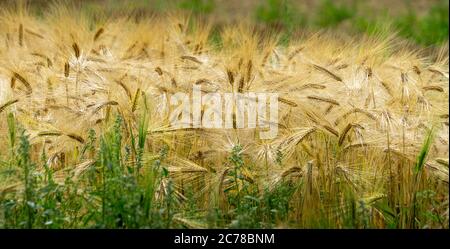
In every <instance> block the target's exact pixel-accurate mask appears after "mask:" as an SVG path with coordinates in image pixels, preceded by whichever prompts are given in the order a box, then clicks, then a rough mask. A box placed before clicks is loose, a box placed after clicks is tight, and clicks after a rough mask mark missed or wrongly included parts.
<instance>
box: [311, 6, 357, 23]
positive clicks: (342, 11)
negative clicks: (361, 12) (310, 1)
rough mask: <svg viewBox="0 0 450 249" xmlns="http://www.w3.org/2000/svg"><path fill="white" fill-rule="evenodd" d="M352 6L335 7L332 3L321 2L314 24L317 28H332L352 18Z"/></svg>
mask: <svg viewBox="0 0 450 249" xmlns="http://www.w3.org/2000/svg"><path fill="white" fill-rule="evenodd" d="M355 12H356V10H355V7H354V6H349V7H347V6H345V5H337V4H336V3H335V2H334V1H331V0H323V1H322V2H321V4H320V6H319V9H318V10H317V15H318V17H317V20H316V24H317V25H318V26H319V27H334V26H337V25H338V24H340V23H341V22H343V21H345V20H347V19H350V18H352V17H353V16H354V14H355Z"/></svg>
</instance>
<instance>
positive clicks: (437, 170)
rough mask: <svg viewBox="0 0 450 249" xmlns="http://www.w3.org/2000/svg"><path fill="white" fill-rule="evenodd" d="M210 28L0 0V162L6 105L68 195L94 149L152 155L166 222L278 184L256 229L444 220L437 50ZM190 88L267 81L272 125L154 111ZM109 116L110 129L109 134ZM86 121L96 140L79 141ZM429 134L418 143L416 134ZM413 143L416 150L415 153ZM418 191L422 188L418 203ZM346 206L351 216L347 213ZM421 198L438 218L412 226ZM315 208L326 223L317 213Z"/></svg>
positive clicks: (229, 205) (444, 59)
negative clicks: (226, 124)
mask: <svg viewBox="0 0 450 249" xmlns="http://www.w3.org/2000/svg"><path fill="white" fill-rule="evenodd" d="M199 23H200V24H199ZM210 30H211V25H210V24H208V23H201V22H195V23H194V24H193V23H189V19H188V18H185V17H183V16H175V15H174V16H170V17H158V18H150V17H148V18H147V17H145V18H142V19H140V20H139V21H138V22H135V21H134V20H133V19H130V18H126V17H117V18H114V19H109V20H105V21H103V20H100V21H96V22H94V21H92V20H90V19H89V18H88V17H86V16H84V15H83V13H80V12H79V11H76V10H74V9H71V8H68V7H64V6H58V7H55V8H54V9H53V10H52V11H51V12H49V13H47V14H46V15H45V16H44V18H37V17H34V16H32V15H29V14H28V13H27V12H24V11H15V10H3V11H2V13H1V14H0V34H1V36H0V115H1V116H0V117H1V122H0V139H1V141H2V142H1V143H0V160H1V161H0V163H1V164H0V167H1V168H2V170H3V169H7V168H8V169H10V168H9V167H10V165H11V163H10V162H16V161H17V160H18V159H17V157H18V156H17V155H13V154H14V153H13V152H10V151H11V148H10V147H11V143H10V142H9V141H10V140H9V131H10V129H9V128H8V122H7V116H8V114H13V115H14V118H15V120H16V122H17V124H18V125H20V127H22V128H23V129H24V130H25V133H26V134H27V135H28V136H29V141H30V144H31V148H30V155H31V159H32V160H34V161H35V162H38V163H37V165H36V171H37V172H41V173H42V172H46V171H45V170H46V168H45V167H43V166H42V164H41V163H40V162H41V161H40V159H41V155H42V153H43V152H45V155H46V160H45V162H46V165H47V166H48V167H49V168H50V170H51V171H52V172H54V180H55V181H56V182H57V183H58V184H61V185H64V184H67V183H66V182H65V181H64V179H66V177H68V176H70V177H71V178H72V179H73V180H74V181H79V186H80V187H81V189H82V190H80V195H89V189H90V188H91V187H89V186H90V185H89V184H91V183H90V182H89V181H87V180H85V179H84V178H83V176H85V175H88V173H89V172H90V173H89V174H91V173H92V172H97V174H105V173H100V172H102V171H101V170H100V168H101V167H100V166H101V165H102V163H103V162H104V161H105V160H112V162H114V163H118V164H120V165H122V166H123V167H124V168H129V171H126V172H127V173H124V174H131V175H138V176H137V179H141V178H140V177H143V178H144V177H150V175H151V176H152V177H153V173H151V172H153V171H152V170H153V169H152V167H159V166H161V167H163V168H164V169H165V170H167V172H166V173H164V172H165V171H163V173H162V174H163V176H162V177H161V179H160V180H159V181H158V182H157V186H156V187H155V188H154V189H153V190H152V191H154V198H155V201H156V202H161V203H162V202H164V201H166V199H165V196H172V197H173V198H174V199H175V200H174V203H175V204H174V208H173V210H172V209H167V210H168V211H167V217H171V219H173V223H171V224H172V225H170V227H173V226H175V225H174V224H178V225H180V224H181V225H183V224H184V225H183V226H187V227H206V226H207V224H206V221H205V219H206V218H205V217H207V214H206V213H205V212H207V210H209V209H210V208H211V207H218V208H219V209H220V210H222V211H223V212H224V213H226V212H229V210H231V209H234V208H236V209H237V210H242V209H240V208H242V207H241V206H240V205H244V204H243V203H246V202H249V201H248V200H247V199H245V198H244V196H246V195H255V196H258V197H259V196H265V195H267V193H269V195H270V194H272V195H270V196H275V197H276V196H281V194H277V193H278V192H276V191H279V190H280V189H282V188H283V186H288V187H289V186H290V188H291V189H292V192H289V193H290V195H289V201H288V204H289V211H288V213H287V214H286V215H285V216H283V218H281V216H280V217H278V216H277V217H278V218H276V219H275V220H274V219H273V218H271V217H272V216H271V215H269V214H267V215H266V214H263V215H261V216H260V217H259V218H255V219H257V220H258V222H261V223H257V224H261V225H260V226H261V227H270V226H275V227H283V226H292V227H323V226H327V227H334V228H342V227H349V226H354V227H380V228H382V227H389V226H391V227H398V228H405V227H424V226H431V227H441V226H444V227H448V156H449V155H448V142H449V137H448V134H449V126H448V121H449V120H448V114H449V110H448V101H449V74H448V73H449V72H448V51H447V50H446V49H442V51H439V52H437V56H433V57H431V56H430V57H428V56H424V55H423V54H422V53H420V52H419V51H414V50H412V49H408V48H406V46H403V45H402V43H401V42H398V41H397V40H396V39H394V38H393V37H388V38H378V37H371V38H362V37H359V38H354V39H338V38H336V37H335V36H333V35H331V34H327V33H320V34H313V35H309V36H305V37H304V38H303V39H298V40H292V41H290V43H289V44H288V45H279V44H278V42H277V37H276V36H273V35H268V34H265V33H258V32H254V31H253V29H252V28H251V27H249V26H246V25H237V26H229V27H225V28H223V30H222V32H221V41H222V43H221V45H217V44H213V43H211V41H210V39H209V38H210V35H211V33H210ZM380 37H381V36H380ZM194 85H201V86H202V91H203V93H204V94H205V93H208V92H219V93H246V92H256V93H259V92H269V93H278V94H279V105H278V111H279V114H278V123H277V125H278V129H279V131H278V135H277V137H276V138H275V139H271V140H261V139H259V136H258V133H257V132H255V130H253V129H206V128H182V129H175V128H173V127H171V125H170V120H169V115H168V112H167V110H165V109H164V108H168V110H169V109H170V108H174V107H170V106H166V105H164V104H163V103H165V101H164V100H165V98H168V97H169V96H170V95H171V94H174V93H177V92H184V93H188V94H192V89H193V86H194ZM202 111H205V108H204V107H202ZM117 117H120V120H119V121H117ZM117 123H120V126H119V125H117ZM116 126H117V127H119V128H117V129H118V130H117V131H116V132H115V133H114V134H121V135H120V140H115V139H118V138H117V137H114V136H113V135H111V137H110V135H108V134H110V133H111V131H114V129H116V128H115V127H116ZM257 129H258V128H257ZM93 132H95V134H96V137H97V138H98V139H97V140H95V141H94V142H93V143H91V142H92V141H91V136H90V134H94V133H93ZM17 136H18V135H17ZM428 136H431V137H432V140H431V144H430V145H429V146H424V141H425V140H426V138H427V137H428ZM103 137H105V141H107V142H105V144H106V145H102V144H101V143H100V138H103ZM116 142H117V143H118V146H119V149H118V151H116V150H114V146H111V151H112V152H111V154H108V155H109V156H110V157H106V156H105V157H101V158H103V159H100V158H99V154H102V151H104V150H105V148H109V147H108V144H109V143H110V144H114V143H116ZM17 143H19V142H17ZM17 143H16V145H15V146H18V145H17ZM236 148H238V149H236ZM13 151H14V149H13ZM115 151H116V152H115ZM424 151H425V152H426V153H425V154H423V153H422V152H424ZM115 153H116V154H117V153H118V156H117V161H114V160H116V159H114V158H116V157H115V156H114V155H116V154H115ZM421 153H422V154H423V155H425V161H423V162H422V163H418V162H419V161H420V160H419V159H418V158H420V156H418V155H421ZM14 158H16V159H14ZM105 158H107V159H105ZM108 158H112V159H108ZM102 160H103V161H102ZM19 161H20V160H19ZM12 164H14V163H12ZM419 164H420V165H419ZM99 165H100V166H99ZM155 165H156V166H155ZM95 167H97V168H95ZM99 167H100V168H99ZM417 168H419V169H420V171H417ZM132 169H133V170H132ZM129 172H133V173H129ZM155 172H156V171H155ZM158 172H159V171H158ZM43 174H44V173H43ZM419 175H420V177H418V176H419ZM97 178H98V179H100V176H98V177H97ZM97 178H95V177H94V178H92V179H91V181H94V180H93V179H97ZM21 179H22V178H20V174H19V173H17V174H13V175H10V176H8V178H7V180H5V181H2V183H0V191H1V193H2V195H3V193H5V194H6V193H10V192H17V193H20V192H21V191H24V190H23V187H21V186H22V185H20V184H16V185H14V184H15V183H17V182H21V181H22V180H21ZM98 179H97V180H98ZM145 179H147V178H145ZM98 181H100V180H98ZM142 181H144V180H142ZM145 181H147V180H145ZM145 181H144V182H145ZM11 186H13V187H11ZM83 186H84V187H85V188H86V190H85V191H84V190H83ZM99 186H100V185H99ZM293 186H295V187H293ZM188 189H193V190H194V192H193V194H192V193H191V196H188V192H189V191H188ZM424 190H431V191H432V192H433V193H434V196H433V198H435V199H434V200H433V201H429V200H423V201H421V202H420V203H423V204H420V205H419V204H417V201H416V198H418V197H417V195H418V193H419V194H421V193H423V191H424ZM280 191H281V190H280ZM127 193H128V192H127ZM275 197H274V198H275ZM102 198H104V197H102ZM151 198H153V196H152V197H151ZM233 198H234V199H233ZM236 198H237V199H238V201H237V202H236V201H235V202H233V200H236ZM239 198H242V199H239ZM244 199H245V200H246V202H245V201H240V200H244ZM436 200H437V201H436ZM278 201H279V200H277V201H276V202H278ZM190 202H194V203H195V205H196V207H197V210H199V211H198V214H197V215H196V216H195V217H194V218H192V217H184V216H183V215H184V213H183V210H185V209H186V208H187V205H188V204H187V203H190ZM251 203H252V204H248V205H265V204H256V201H253V202H251ZM355 203H356V204H355ZM353 204H355V205H353ZM92 205H94V206H95V205H98V206H96V207H97V208H98V209H100V204H99V203H96V202H95V201H94V202H93V204H92ZM352 208H356V213H357V214H358V215H359V216H358V217H359V218H355V219H357V220H356V221H355V222H353V223H351V225H349V224H350V223H348V221H347V220H346V217H349V216H350V213H351V212H352V210H351V209H352ZM405 209H407V210H408V211H404V210H405ZM171 210H172V211H171ZM268 210H269V209H268ZM426 210H433V212H434V213H433V214H434V215H436V217H439V218H438V219H437V221H436V220H434V221H428V222H426V221H425V220H423V221H424V224H419V223H418V222H416V220H417V219H419V220H420V219H422V218H423V214H422V213H420V212H425V211H426ZM79 212H80V213H81V214H83V213H85V212H89V211H88V208H81V209H80V210H79ZM120 212H125V211H120ZM171 212H173V213H171ZM269 213H270V212H269ZM115 215H116V214H115ZM277 215H278V214H277ZM275 216H276V215H275ZM319 216H320V220H321V221H322V222H324V223H321V224H318V223H316V222H318V220H319ZM77 217H78V216H77ZM167 217H166V218H167ZM392 217H395V218H392ZM2 219H5V218H2ZM277 219H278V220H277ZM393 220H395V221H393ZM93 223H94V222H93V221H91V223H89V222H88V223H87V224H88V225H89V226H93V225H94V224H93ZM125 223H126V222H125ZM0 224H2V223H0ZM82 224H83V223H82V222H79V223H75V225H73V226H75V227H78V226H82ZM105 224H106V225H105V226H113V225H111V224H109V223H106V221H105ZM121 224H122V223H121ZM126 224H128V225H127V226H129V227H132V225H129V224H131V223H126ZM133 224H134V223H133ZM230 224H232V222H231V221H230V222H228V223H227V222H225V223H216V225H217V226H232V225H230ZM243 224H244V225H242V226H244V227H245V226H246V225H245V224H246V223H243ZM255 224H256V223H255ZM445 224H446V225H445ZM2 225H3V224H2ZM0 226H1V225H0ZM124 226H125V227H126V225H124ZM66 227H67V226H66Z"/></svg>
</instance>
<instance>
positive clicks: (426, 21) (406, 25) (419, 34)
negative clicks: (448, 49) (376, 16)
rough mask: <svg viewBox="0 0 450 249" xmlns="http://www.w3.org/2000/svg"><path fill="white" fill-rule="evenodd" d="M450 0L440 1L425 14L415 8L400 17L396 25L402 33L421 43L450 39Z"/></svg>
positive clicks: (430, 43)
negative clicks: (449, 37) (422, 14)
mask: <svg viewBox="0 0 450 249" xmlns="http://www.w3.org/2000/svg"><path fill="white" fill-rule="evenodd" d="M448 8H449V6H448V1H440V2H438V3H437V4H435V5H434V6H432V7H431V9H430V10H429V11H428V12H427V13H426V14H425V15H424V16H419V15H418V14H417V13H415V11H414V10H410V11H409V12H408V13H407V14H405V15H403V16H400V17H398V18H397V19H396V20H395V22H394V23H395V25H396V27H397V28H398V29H399V31H400V34H401V35H403V36H405V37H407V38H411V39H414V40H416V41H417V42H418V43H420V44H424V45H432V44H435V43H441V42H444V41H446V40H448V20H449V16H448V14H449V11H448Z"/></svg>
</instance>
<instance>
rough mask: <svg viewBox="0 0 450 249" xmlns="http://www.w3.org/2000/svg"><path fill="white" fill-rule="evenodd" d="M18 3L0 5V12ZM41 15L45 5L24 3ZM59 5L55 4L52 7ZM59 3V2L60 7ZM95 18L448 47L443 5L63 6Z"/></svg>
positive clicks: (267, 0) (191, 1)
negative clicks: (183, 16)
mask: <svg viewBox="0 0 450 249" xmlns="http://www.w3.org/2000/svg"><path fill="white" fill-rule="evenodd" d="M17 1H18V0H0V7H2V5H3V6H5V5H10V4H12V3H14V2H17ZM27 2H28V4H29V6H30V10H31V11H33V12H36V13H37V14H41V15H42V14H44V13H45V11H47V8H48V7H49V6H51V4H52V2H55V1H50V0H29V1H27ZM56 2H58V1H56ZM59 2H60V1H59ZM64 2H68V3H70V4H73V5H75V6H76V7H77V8H81V9H83V10H84V11H86V12H87V13H91V14H93V15H95V14H96V13H100V12H104V13H105V14H107V15H122V14H123V15H125V14H129V13H130V12H129V11H130V10H131V13H133V15H136V16H140V15H164V14H166V13H169V12H174V11H177V12H178V11H182V12H187V13H191V14H192V16H197V17H201V18H208V19H210V20H212V21H213V23H214V25H215V28H217V29H220V26H221V25H224V24H229V23H236V22H240V21H242V20H247V21H250V22H251V23H254V24H255V25H256V26H257V27H260V28H261V29H265V30H276V31H281V33H282V34H283V37H282V38H283V39H285V40H289V39H290V38H292V36H295V35H296V34H298V33H299V32H300V31H302V32H304V31H313V32H314V31H315V30H324V29H329V30H333V31H335V32H338V33H339V34H342V35H347V34H348V35H355V34H361V33H363V34H368V35H372V34H379V33H380V31H388V32H385V33H393V32H395V33H397V34H398V35H399V36H400V37H402V38H404V39H406V40H408V41H411V43H412V44H415V45H417V46H421V47H429V46H439V45H442V44H446V42H447V41H448V18H449V4H448V1H447V0H366V1H362V0H334V1H332V0H66V1H64Z"/></svg>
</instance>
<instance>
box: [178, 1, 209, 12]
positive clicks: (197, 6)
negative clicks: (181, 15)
mask: <svg viewBox="0 0 450 249" xmlns="http://www.w3.org/2000/svg"><path fill="white" fill-rule="evenodd" d="M179 7H180V8H182V9H185V10H190V11H192V12H193V13H196V14H201V13H203V14H207V13H211V12H212V11H213V10H214V7H215V4H214V0H183V1H181V2H180V3H179Z"/></svg>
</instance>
